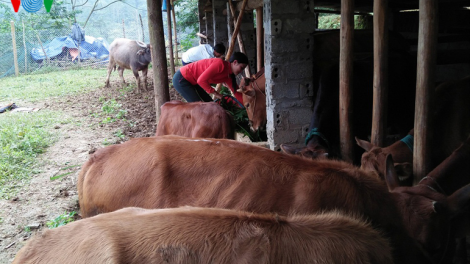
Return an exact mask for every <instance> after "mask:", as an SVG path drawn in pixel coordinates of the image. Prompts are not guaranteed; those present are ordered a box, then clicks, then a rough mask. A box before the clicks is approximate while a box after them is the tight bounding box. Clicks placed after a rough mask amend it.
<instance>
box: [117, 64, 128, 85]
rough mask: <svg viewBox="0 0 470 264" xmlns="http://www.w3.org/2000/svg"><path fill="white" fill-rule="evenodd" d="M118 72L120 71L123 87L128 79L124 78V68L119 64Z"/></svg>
mask: <svg viewBox="0 0 470 264" xmlns="http://www.w3.org/2000/svg"><path fill="white" fill-rule="evenodd" d="M118 73H119V77H121V81H122V87H124V86H125V85H126V81H125V80H124V68H122V67H121V66H119V67H118Z"/></svg>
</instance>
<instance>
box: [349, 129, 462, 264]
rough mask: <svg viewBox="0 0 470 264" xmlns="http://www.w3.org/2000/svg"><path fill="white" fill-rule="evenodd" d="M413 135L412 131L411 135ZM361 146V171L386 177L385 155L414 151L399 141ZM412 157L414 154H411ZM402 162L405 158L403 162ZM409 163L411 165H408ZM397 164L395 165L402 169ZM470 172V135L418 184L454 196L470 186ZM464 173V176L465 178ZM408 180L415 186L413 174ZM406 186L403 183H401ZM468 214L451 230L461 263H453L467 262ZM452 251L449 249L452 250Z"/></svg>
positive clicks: (457, 221)
mask: <svg viewBox="0 0 470 264" xmlns="http://www.w3.org/2000/svg"><path fill="white" fill-rule="evenodd" d="M410 133H412V131H411V132H410ZM358 144H362V145H363V147H365V148H366V149H367V148H369V147H371V146H372V147H371V149H368V151H367V152H365V153H364V154H363V156H362V165H361V167H362V168H365V169H369V170H373V171H377V172H378V173H379V175H380V176H381V177H382V178H383V177H384V173H383V171H384V170H385V165H384V157H385V156H386V155H390V153H392V154H393V155H395V154H399V155H398V157H401V158H404V157H403V156H402V154H403V153H407V152H410V153H411V150H410V149H409V148H408V147H407V146H406V144H405V143H404V142H400V141H399V142H396V143H394V144H393V145H391V146H390V147H387V148H379V147H375V146H373V145H372V144H370V143H369V142H367V141H361V140H359V141H358ZM410 155H412V153H411V154H410ZM401 161H403V159H402V160H401ZM406 164H411V163H409V162H406ZM402 165H403V164H398V165H396V166H402ZM469 171H470V136H469V137H467V139H466V140H465V141H464V142H463V143H462V144H461V145H460V147H458V148H457V149H456V150H454V152H453V153H452V154H451V155H450V156H449V157H448V158H447V159H445V160H444V161H443V162H442V163H441V164H439V165H438V166H437V167H436V168H434V169H433V170H432V171H431V172H430V173H429V174H428V175H426V177H424V178H423V179H422V180H421V181H420V182H419V185H424V186H429V187H431V188H433V189H434V190H436V191H438V192H440V193H443V194H448V193H454V192H455V191H457V190H458V189H459V188H461V187H462V186H465V185H467V184H470V177H469V176H468V172H469ZM462 174H463V175H462ZM406 177H409V179H411V181H410V182H408V184H410V185H411V184H412V180H413V175H412V171H410V172H408V173H406V174H405V175H403V178H406ZM400 184H401V185H403V182H400ZM469 219H470V218H469V214H468V212H467V214H466V215H462V216H460V217H456V218H454V219H453V224H452V227H453V228H452V229H451V230H449V232H450V233H449V236H450V237H456V238H457V240H456V241H457V249H456V250H455V251H456V253H455V255H456V256H455V257H456V258H459V259H460V260H461V261H462V262H455V261H454V263H466V259H467V257H466V256H467V253H466V247H465V240H466V238H465V236H466V234H468V233H469V231H470V227H469V223H470V222H469ZM450 250H452V249H449V251H450Z"/></svg>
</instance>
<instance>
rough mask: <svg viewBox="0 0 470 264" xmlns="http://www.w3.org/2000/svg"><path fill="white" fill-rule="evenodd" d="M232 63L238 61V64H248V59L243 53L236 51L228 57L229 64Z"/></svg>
mask: <svg viewBox="0 0 470 264" xmlns="http://www.w3.org/2000/svg"><path fill="white" fill-rule="evenodd" d="M233 61H238V63H244V64H248V57H247V56H246V55H245V54H244V53H242V52H238V51H236V52H234V53H233V54H232V56H230V62H233Z"/></svg>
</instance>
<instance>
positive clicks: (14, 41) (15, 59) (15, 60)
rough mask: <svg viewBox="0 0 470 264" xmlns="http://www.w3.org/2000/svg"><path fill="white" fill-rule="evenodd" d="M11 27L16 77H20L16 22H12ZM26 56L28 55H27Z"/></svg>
mask: <svg viewBox="0 0 470 264" xmlns="http://www.w3.org/2000/svg"><path fill="white" fill-rule="evenodd" d="M10 25H11V42H12V46H13V47H12V48H13V60H14V61H13V63H14V64H15V75H16V76H17V77H18V74H19V69H18V54H16V36H15V22H13V20H11V21H10ZM25 56H26V54H25Z"/></svg>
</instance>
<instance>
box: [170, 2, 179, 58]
mask: <svg viewBox="0 0 470 264" xmlns="http://www.w3.org/2000/svg"><path fill="white" fill-rule="evenodd" d="M173 2H174V1H173V0H171V15H172V16H173V29H174V31H175V58H176V60H177V61H179V58H178V36H177V34H176V16H175V7H174V6H173Z"/></svg>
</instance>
